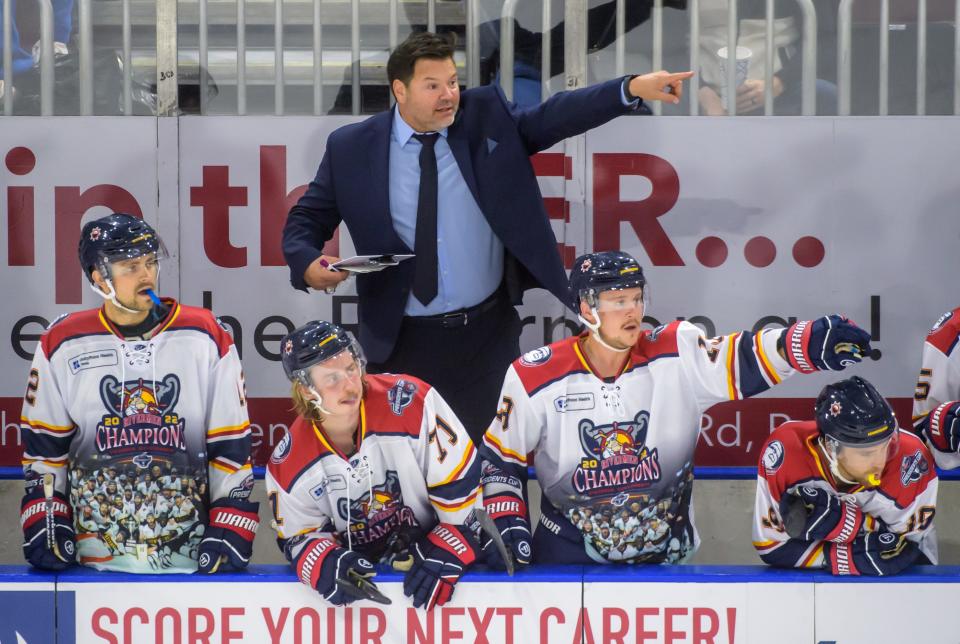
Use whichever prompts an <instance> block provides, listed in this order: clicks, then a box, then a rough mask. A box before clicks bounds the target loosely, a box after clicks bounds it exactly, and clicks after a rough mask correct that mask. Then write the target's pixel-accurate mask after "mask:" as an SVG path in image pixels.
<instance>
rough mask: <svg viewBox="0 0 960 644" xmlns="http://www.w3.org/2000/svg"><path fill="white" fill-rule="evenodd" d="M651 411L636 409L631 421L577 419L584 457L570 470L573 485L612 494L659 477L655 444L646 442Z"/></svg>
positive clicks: (591, 493) (595, 493)
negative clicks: (598, 421) (598, 423)
mask: <svg viewBox="0 0 960 644" xmlns="http://www.w3.org/2000/svg"><path fill="white" fill-rule="evenodd" d="M649 424H650V414H649V412H646V411H641V412H639V413H638V414H637V415H636V416H635V417H634V418H633V420H632V421H625V422H617V423H611V424H609V425H595V424H594V423H593V421H591V420H590V419H589V418H584V419H583V420H581V421H580V424H579V427H578V430H579V431H578V433H579V435H580V446H581V447H582V448H583V451H584V454H586V457H585V458H581V459H580V465H578V466H577V469H576V470H574V472H573V481H572V482H573V487H574V489H575V490H576V491H577V492H579V493H580V494H586V495H588V496H606V495H614V494H618V493H621V492H623V491H624V490H628V489H640V488H647V487H650V486H651V485H653V484H654V483H656V482H657V481H659V480H660V476H661V473H660V460H659V456H658V454H657V450H656V448H654V449H649V448H648V447H647V445H646V439H647V428H648V426H649Z"/></svg>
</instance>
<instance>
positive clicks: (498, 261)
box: [389, 108, 503, 315]
mask: <svg viewBox="0 0 960 644" xmlns="http://www.w3.org/2000/svg"><path fill="white" fill-rule="evenodd" d="M394 110H396V111H395V112H394V118H393V130H392V132H391V135H390V170H389V171H390V216H391V218H392V219H393V227H394V229H395V230H396V231H397V234H398V235H399V236H400V239H402V240H403V242H404V243H405V244H406V245H407V246H409V247H410V248H414V247H415V240H416V231H417V202H418V201H419V199H420V149H421V147H422V145H421V144H420V141H418V140H417V139H415V138H413V135H414V134H416V132H415V131H414V129H413V128H411V127H410V126H409V125H408V124H407V123H406V121H404V120H403V118H402V117H401V116H400V111H399V110H397V109H396V108H394ZM439 134H440V137H439V138H438V139H437V143H436V145H435V146H434V151H435V153H436V155H437V279H438V287H439V290H438V291H437V296H436V297H435V298H434V299H433V300H432V301H431V302H430V303H429V304H427V305H423V304H422V303H421V302H420V300H418V299H417V298H416V297H414V295H413V293H412V292H411V293H410V297H409V298H408V299H407V306H406V308H405V309H404V315H436V314H438V313H447V312H449V311H456V310H458V309H463V308H467V307H470V306H473V305H475V304H479V303H480V302H482V301H483V300H485V299H486V298H487V297H488V296H489V295H490V294H491V293H493V292H494V290H496V288H497V287H498V286H499V285H500V281H501V279H502V278H503V243H502V242H501V241H500V240H499V239H498V238H497V236H496V235H495V234H494V233H493V230H491V228H490V224H488V223H487V218H486V217H484V216H483V213H482V212H481V211H480V206H478V205H477V202H476V200H475V199H474V198H473V194H472V193H471V192H470V188H469V187H468V186H467V182H466V181H465V180H464V178H463V175H462V174H461V173H460V166H458V165H457V160H456V159H455V158H454V156H453V151H452V150H451V149H450V145H449V144H448V143H447V130H446V129H443V130H441V131H440V132H439Z"/></svg>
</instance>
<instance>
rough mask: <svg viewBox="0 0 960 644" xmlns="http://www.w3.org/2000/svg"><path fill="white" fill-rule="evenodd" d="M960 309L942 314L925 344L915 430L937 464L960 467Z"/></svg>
mask: <svg viewBox="0 0 960 644" xmlns="http://www.w3.org/2000/svg"><path fill="white" fill-rule="evenodd" d="M957 345H960V308H958V309H954V310H952V311H948V312H947V313H944V314H943V315H942V316H940V319H939V320H937V323H936V324H934V325H933V329H932V330H931V331H930V333H929V334H928V335H927V339H926V342H924V343H923V361H922V364H921V366H920V377H919V379H918V380H917V389H916V391H915V392H914V394H913V429H914V432H916V433H917V435H919V436H921V437H922V438H923V439H924V440H926V441H927V445H928V446H929V447H930V451H931V452H933V457H934V458H935V459H936V461H937V465H939V466H940V467H942V468H943V469H954V468H957V467H960V349H958V348H957Z"/></svg>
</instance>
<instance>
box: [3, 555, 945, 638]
mask: <svg viewBox="0 0 960 644" xmlns="http://www.w3.org/2000/svg"><path fill="white" fill-rule="evenodd" d="M377 582H378V586H379V587H380V589H381V590H382V591H383V593H384V594H385V595H386V596H388V597H389V598H390V599H392V601H393V603H392V604H391V605H389V606H383V605H380V604H374V603H371V602H369V601H363V602H358V603H355V604H353V605H351V606H350V607H347V608H333V607H329V606H327V605H325V604H324V602H323V601H322V599H321V598H320V597H319V596H318V595H317V593H316V592H314V591H312V590H310V589H309V588H307V587H306V586H304V585H303V584H301V583H299V582H298V581H297V579H296V577H295V576H294V575H293V574H292V572H290V570H289V569H288V568H286V567H284V566H251V568H250V570H249V571H248V572H246V573H243V574H222V575H214V576H210V577H200V576H197V575H130V574H118V573H96V572H93V571H88V570H86V569H73V570H70V571H67V572H65V573H62V574H48V573H43V572H39V571H35V570H32V569H30V568H28V567H25V566H0V644H8V643H12V644H21V643H30V644H36V643H38V642H39V643H42V644H68V643H69V644H72V643H74V642H78V643H87V642H91V643H94V642H96V643H112V644H144V643H149V642H156V643H160V642H166V643H183V644H194V643H196V644H201V643H211V644H212V643H214V642H216V643H237V642H252V643H257V644H261V643H269V644H273V643H280V642H284V643H291V644H293V643H296V644H310V643H314V642H315V643H317V644H334V643H337V644H376V643H388V642H389V643H398V644H428V643H429V644H434V643H436V644H440V643H444V644H446V643H448V642H477V643H481V642H482V643H487V644H509V643H516V644H537V643H540V644H548V643H549V644H552V643H562V644H573V643H582V644H588V643H595V644H601V643H608V644H616V643H619V644H627V643H630V644H634V643H640V642H650V643H652V642H665V643H672V644H680V643H690V644H711V643H712V644H728V643H736V644H743V643H756V644H770V643H773V642H776V643H778V644H790V643H793V642H796V643H797V644H810V643H820V644H828V643H835V644H847V643H858V642H870V643H871V644H879V643H883V642H891V643H893V642H896V643H897V644H902V643H904V642H918V641H923V642H924V644H934V643H937V642H944V643H946V642H950V643H955V642H957V639H958V629H957V626H956V612H955V611H956V606H957V604H958V599H960V567H953V566H939V567H932V566H928V567H915V568H912V569H910V570H909V571H908V572H907V573H906V574H904V575H901V576H899V577H895V578H890V579H875V578H834V577H831V576H829V575H827V574H825V573H822V572H817V571H783V570H774V569H771V568H766V567H763V566H649V567H644V566H636V567H617V568H611V567H603V566H601V567H588V568H582V567H543V568H534V569H528V570H525V571H523V572H521V573H518V574H517V575H516V576H515V577H508V576H506V575H505V574H500V573H494V572H488V571H474V572H471V573H469V574H467V575H466V576H465V577H464V578H463V580H462V581H461V582H460V584H458V586H457V589H456V592H455V594H454V598H453V601H452V602H450V603H449V604H447V605H445V606H443V607H438V608H437V609H435V610H434V611H432V612H430V613H427V612H425V611H423V610H416V609H414V608H412V607H411V606H410V604H409V601H408V600H407V598H405V597H404V596H403V588H402V577H401V576H400V575H399V574H397V573H393V572H383V573H381V574H380V575H379V576H378V578H377Z"/></svg>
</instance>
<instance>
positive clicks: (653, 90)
mask: <svg viewBox="0 0 960 644" xmlns="http://www.w3.org/2000/svg"><path fill="white" fill-rule="evenodd" d="M692 77H693V72H677V73H675V74H672V73H670V72H667V71H663V70H661V71H659V72H652V73H650V74H644V75H643V76H634V77H633V78H632V79H630V85H629V86H628V88H629V91H630V94H631V96H633V97H634V98H642V99H643V100H645V101H664V102H667V103H673V104H677V103H679V102H680V97H681V96H683V81H685V80H687V79H689V78H692Z"/></svg>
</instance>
